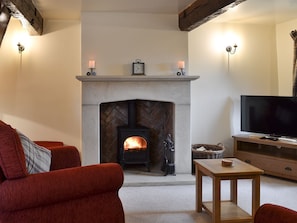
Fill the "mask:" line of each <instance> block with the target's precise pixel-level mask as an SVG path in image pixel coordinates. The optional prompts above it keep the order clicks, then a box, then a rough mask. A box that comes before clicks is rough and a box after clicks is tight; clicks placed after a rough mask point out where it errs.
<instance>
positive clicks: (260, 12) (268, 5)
mask: <svg viewBox="0 0 297 223" xmlns="http://www.w3.org/2000/svg"><path fill="white" fill-rule="evenodd" d="M194 1H195V0H33V2H34V4H35V6H36V7H37V9H38V10H39V11H40V13H41V14H42V16H43V17H44V18H45V19H79V18H80V13H81V11H97V12H128V13H164V14H178V13H179V12H180V11H182V10H183V9H185V8H186V7H187V6H188V5H190V4H191V3H192V2H194ZM296 18H297V0H246V1H245V2H243V3H241V4H239V5H238V6H237V7H235V8H234V9H233V10H229V11H228V12H226V13H224V14H222V15H220V16H218V17H217V18H215V19H213V20H212V22H232V23H252V24H268V23H270V24H277V23H281V22H285V21H289V20H292V19H296Z"/></svg>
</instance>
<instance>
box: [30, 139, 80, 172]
mask: <svg viewBox="0 0 297 223" xmlns="http://www.w3.org/2000/svg"><path fill="white" fill-rule="evenodd" d="M34 142H35V143H36V144H38V145H40V146H43V147H45V148H47V149H49V150H51V153H52V160H51V167H50V170H59V169H65V168H70V167H78V166H81V159H80V154H79V152H78V150H77V148H76V147H74V146H67V145H64V143H63V142H60V141H34Z"/></svg>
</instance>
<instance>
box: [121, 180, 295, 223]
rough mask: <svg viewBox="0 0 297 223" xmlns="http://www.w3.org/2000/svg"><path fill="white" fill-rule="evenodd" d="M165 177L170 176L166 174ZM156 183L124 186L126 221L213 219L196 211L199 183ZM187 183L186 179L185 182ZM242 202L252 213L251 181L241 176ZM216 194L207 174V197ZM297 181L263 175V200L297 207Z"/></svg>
mask: <svg viewBox="0 0 297 223" xmlns="http://www.w3.org/2000/svg"><path fill="white" fill-rule="evenodd" d="M165 178H167V179H168V178H170V176H166V177H164V179H165ZM190 178H191V179H193V181H192V183H189V181H187V183H186V184H187V185H179V184H178V182H177V181H175V183H174V184H172V183H166V182H165V183H164V185H165V186H162V184H161V183H154V181H153V180H152V182H153V183H152V184H151V185H156V186H150V184H149V183H147V184H135V185H137V186H133V184H126V185H125V186H124V187H122V188H121V190H120V193H119V194H120V198H121V200H122V203H123V206H124V211H125V218H126V223H181V222H186V223H198V222H199V223H210V222H211V219H210V217H209V216H208V215H207V214H206V213H204V212H202V213H196V212H195V185H194V177H193V176H190ZM181 184H183V182H181ZM127 185H128V186H127ZM229 187H230V184H229V181H223V182H222V199H226V200H227V199H229V195H230V194H229ZM238 194H239V195H238V204H239V206H240V207H241V208H243V209H244V210H246V211H247V212H249V213H250V211H251V181H250V180H240V181H239V183H238ZM211 197H212V186H211V179H210V178H209V177H204V178H203V200H204V201H205V200H210V199H211ZM296 197H297V182H293V181H288V180H282V179H279V178H273V177H269V176H265V175H264V176H261V204H264V203H274V204H279V205H283V206H286V207H288V208H291V209H294V210H297V202H296Z"/></svg>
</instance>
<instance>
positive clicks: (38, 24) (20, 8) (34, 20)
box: [2, 0, 43, 35]
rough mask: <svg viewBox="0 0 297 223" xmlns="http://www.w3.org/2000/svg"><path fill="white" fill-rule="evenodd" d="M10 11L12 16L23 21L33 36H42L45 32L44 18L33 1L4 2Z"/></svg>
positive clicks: (15, 0)
mask: <svg viewBox="0 0 297 223" xmlns="http://www.w3.org/2000/svg"><path fill="white" fill-rule="evenodd" d="M2 1H3V3H4V5H5V6H6V7H7V8H8V9H9V10H10V14H11V15H12V16H13V17H15V18H18V19H20V20H21V22H22V24H23V26H25V27H26V28H28V30H29V32H30V34H31V35H41V34H42V32H43V18H42V16H41V14H40V13H39V11H38V10H37V9H36V8H35V6H34V4H33V2H32V0H2Z"/></svg>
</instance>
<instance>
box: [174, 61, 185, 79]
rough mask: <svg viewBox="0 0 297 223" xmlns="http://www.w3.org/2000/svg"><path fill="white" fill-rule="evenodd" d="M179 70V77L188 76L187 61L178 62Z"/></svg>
mask: <svg viewBox="0 0 297 223" xmlns="http://www.w3.org/2000/svg"><path fill="white" fill-rule="evenodd" d="M177 68H178V69H179V70H180V71H178V72H177V73H176V75H177V76H184V75H185V74H186V72H185V61H178V62H177Z"/></svg>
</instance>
